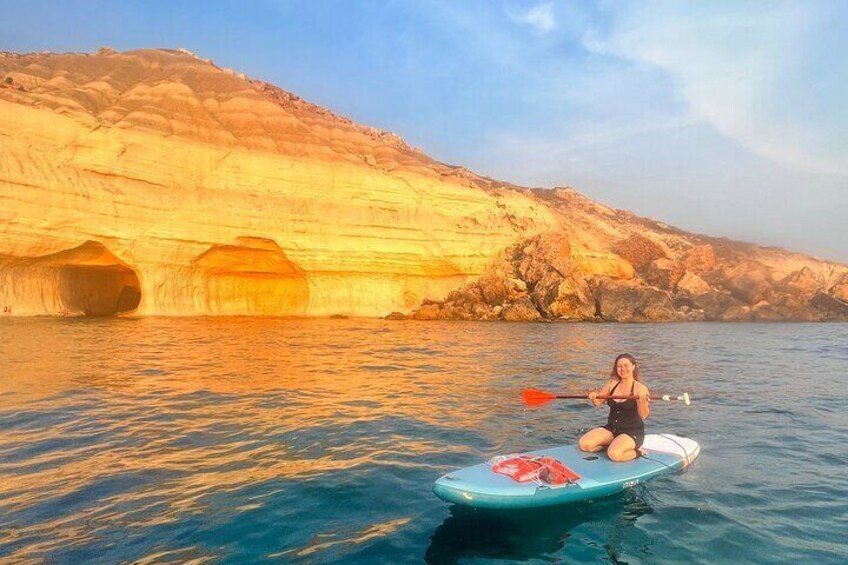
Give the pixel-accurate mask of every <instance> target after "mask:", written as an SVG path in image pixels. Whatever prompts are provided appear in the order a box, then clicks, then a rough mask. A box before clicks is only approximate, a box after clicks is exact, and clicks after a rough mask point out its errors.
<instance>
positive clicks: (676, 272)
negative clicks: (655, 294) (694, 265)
mask: <svg viewBox="0 0 848 565" xmlns="http://www.w3.org/2000/svg"><path fill="white" fill-rule="evenodd" d="M685 272H686V271H685V269H684V267H683V264H682V263H680V262H678V261H672V260H671V259H666V258H664V257H662V258H660V259H654V260H653V261H652V262H651V264H650V265H648V270H647V272H646V273H645V282H646V283H648V284H649V285H651V286H655V287H658V288H661V289H663V290H675V288H677V283H678V281H679V280H680V278H681V277H682V276H683V273H685Z"/></svg>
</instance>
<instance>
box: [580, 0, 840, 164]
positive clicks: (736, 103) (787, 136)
mask: <svg viewBox="0 0 848 565" xmlns="http://www.w3.org/2000/svg"><path fill="white" fill-rule="evenodd" d="M615 6H616V10H615V11H614V12H612V14H611V15H612V25H611V28H610V31H609V32H608V33H606V34H604V35H599V34H589V35H587V36H586V38H585V41H584V45H585V46H586V47H587V48H588V49H589V50H591V51H593V52H595V53H598V54H604V55H611V56H614V57H619V58H622V59H625V60H629V61H632V62H635V63H637V64H640V65H647V66H651V67H656V68H660V69H663V70H664V71H665V72H667V73H668V75H669V76H670V77H671V79H672V81H673V83H674V84H675V86H676V88H677V89H678V92H679V94H680V95H681V96H682V97H683V98H684V99H685V100H686V101H687V103H688V105H689V108H690V111H691V112H692V113H693V114H695V115H696V116H697V117H699V118H701V119H704V120H706V121H707V122H708V123H710V124H711V125H712V126H713V127H714V128H715V129H716V130H717V131H719V132H721V133H722V134H723V135H725V136H727V137H728V138H730V139H732V140H734V141H735V142H736V143H737V144H739V145H740V146H742V147H744V148H745V149H747V150H748V151H751V152H753V153H755V154H757V155H760V156H762V157H765V158H767V159H769V160H771V161H773V162H775V163H778V164H780V165H782V166H785V167H788V168H791V169H795V170H799V171H806V172H810V173H821V174H839V175H844V174H848V139H846V137H845V135H844V134H842V135H840V134H838V133H837V134H836V135H833V134H832V131H833V130H834V129H837V128H833V127H832V126H833V124H832V120H834V119H836V120H845V112H844V109H843V108H842V107H841V102H835V101H837V100H839V98H840V97H838V96H832V95H830V94H825V93H822V92H821V91H819V90H817V82H818V81H819V80H821V77H820V76H815V75H814V74H813V73H812V72H811V70H810V68H809V67H810V66H811V64H810V63H811V62H810V61H807V60H805V57H807V56H808V52H807V51H806V48H807V47H808V44H809V43H811V42H812V40H814V39H815V37H814V36H815V35H816V34H818V33H822V31H824V32H827V31H828V30H827V29H826V28H827V25H828V24H827V22H826V21H825V16H823V14H820V13H816V5H815V4H808V3H797V4H784V3H769V4H759V3H757V4H753V5H747V7H745V6H744V5H743V7H738V5H731V6H734V9H732V10H721V9H719V10H715V9H714V8H713V5H711V4H709V3H706V4H678V3H664V2H656V3H651V4H650V5H649V6H647V7H646V6H644V5H642V6H639V7H637V8H633V5H630V4H628V5H615ZM621 6H626V7H624V8H621ZM823 28H825V29H823ZM819 70H821V69H819ZM824 71H825V72H829V73H835V74H832V75H831V76H840V74H844V73H845V69H844V64H843V67H842V68H841V69H840V68H839V67H835V68H834V67H831V68H827V69H824ZM832 82H836V83H838V81H832ZM838 88H841V89H842V90H843V91H844V90H846V87H845V85H842V86H841V87H838ZM843 94H845V95H848V92H843ZM828 106H829V107H828ZM811 116H812V117H813V118H816V119H810V118H811Z"/></svg>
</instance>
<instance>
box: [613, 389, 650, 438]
mask: <svg viewBox="0 0 848 565" xmlns="http://www.w3.org/2000/svg"><path fill="white" fill-rule="evenodd" d="M619 384H621V383H620V381H619V382H618V383H616V385H615V386H614V387H612V390H611V391H610V396H612V395H613V393H614V392H615V389H616V388H618V385H619ZM635 386H636V383H635V382H634V383H633V384H631V385H630V394H631V395H632V394H633V387H635ZM607 404H609V407H610V413H609V418H608V419H607V425H606V426H603V427H604V428H606V429H607V430H609V431H611V432H612V435H613V437H616V436H620V435H621V434H627V435H629V436H630V437H632V438H633V441H635V442H636V449H639V448H640V447H642V442H643V441H645V422H644V421H643V420H642V418H640V417H639V408H638V406H637V405H636V399H634V398H631V399H628V400H625V401H624V402H616V401H615V400H613V399H612V398H610V399H609V400H607Z"/></svg>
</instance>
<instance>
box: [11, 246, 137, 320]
mask: <svg viewBox="0 0 848 565" xmlns="http://www.w3.org/2000/svg"><path fill="white" fill-rule="evenodd" d="M140 298H141V294H140V283H139V279H138V276H137V274H136V273H135V271H133V270H132V269H131V268H130V267H129V266H128V265H127V264H126V263H124V262H123V261H121V260H120V259H118V258H117V257H115V256H114V255H113V254H112V253H110V252H109V250H108V249H106V247H105V246H103V245H102V244H101V243H97V242H94V241H86V242H85V243H83V244H82V245H79V246H78V247H75V248H73V249H67V250H64V251H60V252H57V253H51V254H48V255H42V256H39V257H23V258H22V257H10V256H5V257H2V256H0V301H2V303H3V304H4V308H5V313H7V314H18V315H39V314H54V315H61V316H69V315H87V316H111V315H115V314H122V313H129V312H133V311H134V310H135V309H136V308H138V305H139V301H140Z"/></svg>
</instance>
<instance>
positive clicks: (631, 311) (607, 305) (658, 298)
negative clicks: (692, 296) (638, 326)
mask: <svg viewBox="0 0 848 565" xmlns="http://www.w3.org/2000/svg"><path fill="white" fill-rule="evenodd" d="M595 299H596V300H597V303H598V311H599V315H600V318H601V319H603V320H607V321H612V322H651V321H653V322H671V321H674V320H676V319H678V314H677V311H676V309H675V307H674V303H673V302H672V300H671V295H670V294H669V293H668V292H666V291H663V290H660V289H658V288H654V287H650V286H645V285H642V284H639V283H638V282H636V281H616V280H603V281H600V283H599V284H598V287H597V289H596V290H595Z"/></svg>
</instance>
